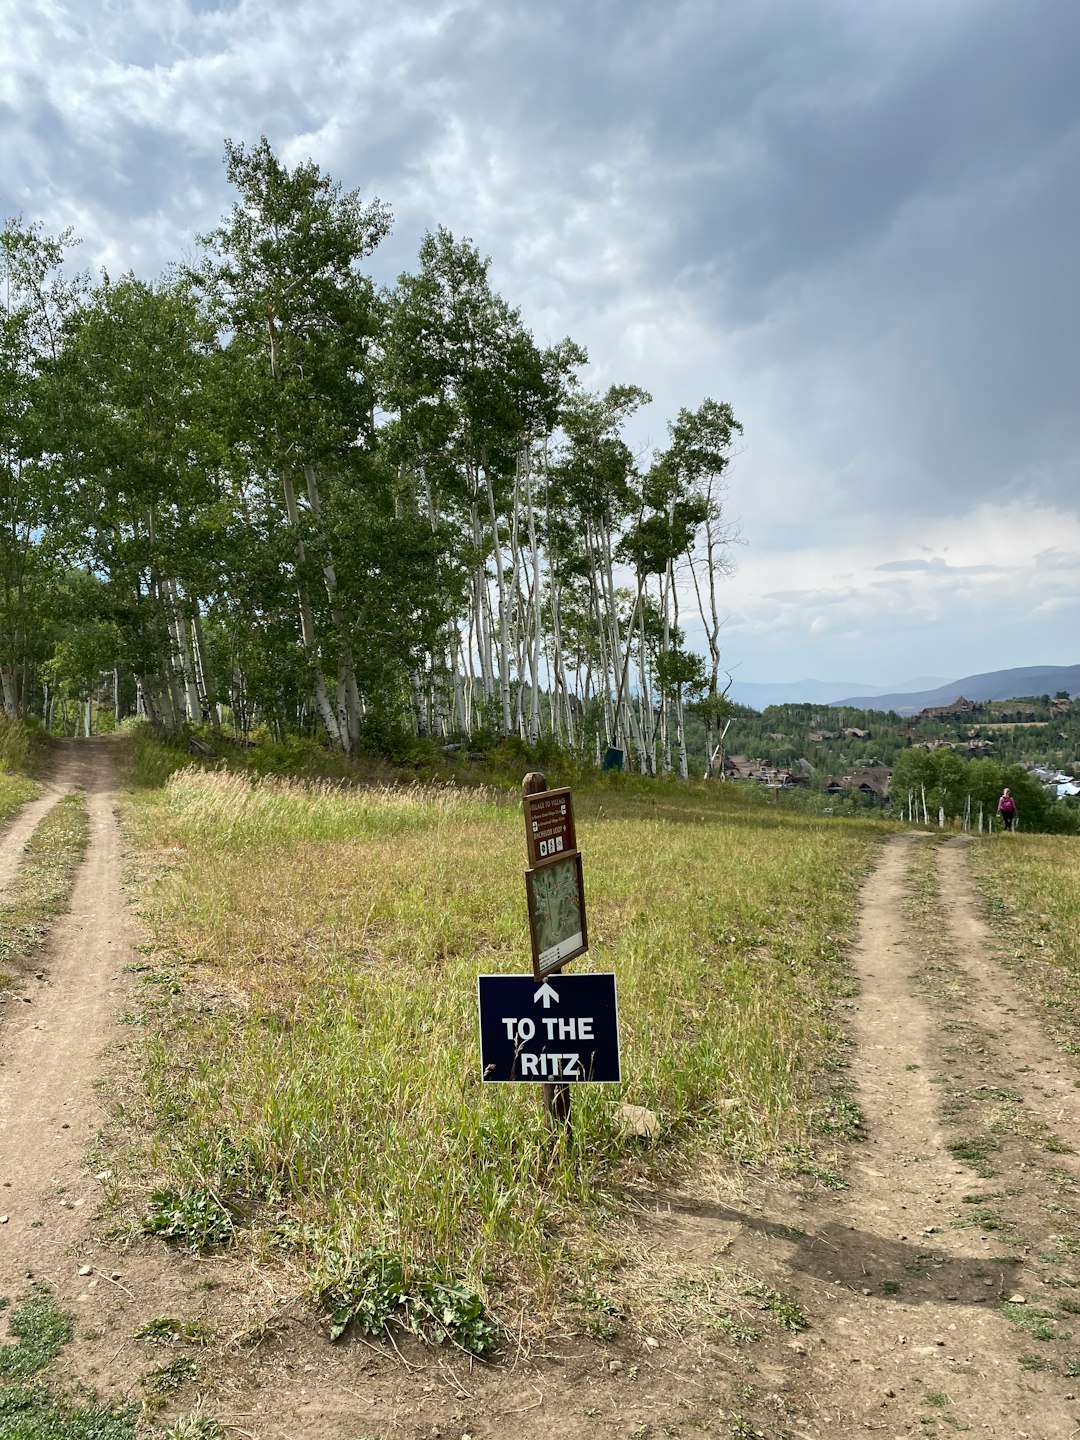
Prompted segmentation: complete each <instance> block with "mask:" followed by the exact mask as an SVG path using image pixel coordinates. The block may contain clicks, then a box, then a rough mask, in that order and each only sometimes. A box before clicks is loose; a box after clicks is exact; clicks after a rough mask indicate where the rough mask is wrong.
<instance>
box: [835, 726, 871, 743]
mask: <svg viewBox="0 0 1080 1440" xmlns="http://www.w3.org/2000/svg"><path fill="white" fill-rule="evenodd" d="M840 734H841V736H842V737H843V739H845V740H869V739H870V731H869V730H856V729H854V728H851V729H848V730H841V731H840Z"/></svg>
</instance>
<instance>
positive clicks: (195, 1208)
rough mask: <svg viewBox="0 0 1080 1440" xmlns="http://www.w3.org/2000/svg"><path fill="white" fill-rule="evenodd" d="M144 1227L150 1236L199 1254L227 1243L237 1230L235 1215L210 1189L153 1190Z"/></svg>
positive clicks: (144, 1219) (144, 1218)
mask: <svg viewBox="0 0 1080 1440" xmlns="http://www.w3.org/2000/svg"><path fill="white" fill-rule="evenodd" d="M142 1227H143V1229H144V1230H145V1231H146V1233H147V1234H148V1235H160V1236H161V1237H162V1238H163V1239H165V1240H175V1241H176V1242H177V1243H178V1244H179V1245H180V1246H181V1247H183V1248H184V1249H186V1250H196V1251H205V1250H212V1249H214V1248H215V1247H217V1246H219V1245H225V1244H227V1243H228V1242H229V1241H230V1240H231V1239H232V1236H233V1230H234V1226H233V1219H232V1215H231V1214H230V1213H229V1211H228V1210H227V1209H226V1208H225V1206H224V1205H223V1204H222V1203H221V1201H220V1200H219V1199H218V1197H217V1196H216V1195H215V1194H214V1192H213V1191H212V1190H208V1189H206V1188H198V1189H190V1190H172V1189H162V1190H154V1191H152V1192H151V1195H150V1200H149V1203H148V1205H147V1210H146V1214H145V1215H144V1216H143V1221H142Z"/></svg>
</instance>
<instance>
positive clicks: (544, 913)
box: [525, 850, 589, 979]
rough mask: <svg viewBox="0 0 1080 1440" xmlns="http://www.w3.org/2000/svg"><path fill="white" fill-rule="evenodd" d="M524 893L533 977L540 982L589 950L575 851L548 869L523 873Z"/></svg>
mask: <svg viewBox="0 0 1080 1440" xmlns="http://www.w3.org/2000/svg"><path fill="white" fill-rule="evenodd" d="M525 892H526V894H527V896H528V899H529V934H530V935H531V937H532V951H533V974H534V975H536V976H537V978H538V979H543V977H544V976H545V975H550V974H552V973H553V972H554V971H556V970H559V969H560V968H561V967H562V966H563V965H565V964H566V962H567V960H573V959H574V957H575V956H577V955H584V953H585V951H586V950H587V949H588V948H589V932H588V928H587V925H586V920H585V898H584V896H585V885H584V881H583V879H582V874H581V856H580V855H579V854H578V852H577V851H576V850H575V851H574V852H573V854H571V855H566V856H564V857H563V858H562V859H560V860H555V861H554V862H553V863H552V864H550V865H541V866H538V867H537V869H535V870H526V871H525Z"/></svg>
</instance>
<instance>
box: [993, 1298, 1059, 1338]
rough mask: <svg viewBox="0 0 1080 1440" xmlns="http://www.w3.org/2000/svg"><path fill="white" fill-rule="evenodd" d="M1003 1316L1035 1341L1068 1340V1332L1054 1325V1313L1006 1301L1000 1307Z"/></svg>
mask: <svg viewBox="0 0 1080 1440" xmlns="http://www.w3.org/2000/svg"><path fill="white" fill-rule="evenodd" d="M999 1308H1000V1310H1001V1313H1002V1315H1004V1316H1005V1318H1006V1320H1008V1321H1009V1322H1010V1323H1011V1324H1013V1325H1015V1326H1016V1328H1017V1329H1018V1330H1023V1331H1024V1332H1025V1333H1026V1334H1028V1335H1030V1336H1031V1337H1032V1339H1034V1340H1058V1339H1065V1338H1067V1334H1068V1332H1066V1331H1060V1330H1058V1329H1057V1327H1056V1326H1055V1325H1054V1324H1053V1323H1052V1322H1053V1320H1054V1312H1053V1311H1052V1310H1040V1309H1038V1308H1037V1307H1036V1306H1034V1305H1016V1304H1013V1303H1011V1302H1010V1301H1006V1302H1005V1303H1004V1304H1003V1305H1001V1306H1000V1307H999Z"/></svg>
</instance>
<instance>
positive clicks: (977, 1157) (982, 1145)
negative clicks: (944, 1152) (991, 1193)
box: [949, 1135, 1001, 1180]
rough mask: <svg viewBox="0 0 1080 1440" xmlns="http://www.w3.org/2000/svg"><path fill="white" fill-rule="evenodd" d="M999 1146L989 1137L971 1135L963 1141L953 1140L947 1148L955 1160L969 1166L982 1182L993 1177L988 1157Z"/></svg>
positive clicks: (998, 1148)
mask: <svg viewBox="0 0 1080 1440" xmlns="http://www.w3.org/2000/svg"><path fill="white" fill-rule="evenodd" d="M1000 1149H1001V1146H1000V1145H999V1144H998V1142H997V1141H996V1140H995V1139H994V1138H993V1137H992V1136H990V1135H973V1136H970V1137H969V1138H967V1139H965V1140H954V1141H953V1143H952V1144H951V1145H950V1146H949V1150H950V1152H951V1153H952V1154H953V1155H955V1157H956V1158H957V1160H960V1161H962V1162H963V1163H964V1164H965V1165H970V1166H971V1168H972V1169H973V1170H974V1171H975V1174H976V1175H978V1176H980V1177H981V1178H982V1179H984V1180H989V1179H991V1178H992V1177H993V1175H994V1173H995V1172H994V1170H993V1169H992V1167H991V1166H990V1164H989V1161H988V1157H989V1156H990V1155H993V1154H994V1152H995V1151H996V1150H1000Z"/></svg>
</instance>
